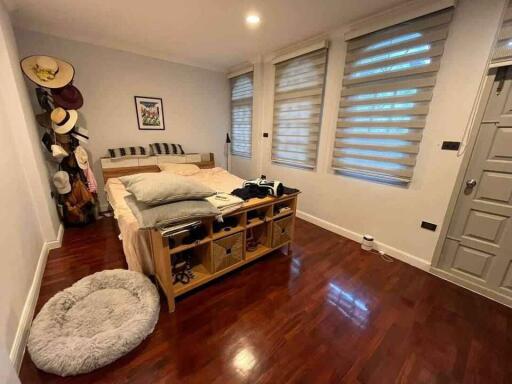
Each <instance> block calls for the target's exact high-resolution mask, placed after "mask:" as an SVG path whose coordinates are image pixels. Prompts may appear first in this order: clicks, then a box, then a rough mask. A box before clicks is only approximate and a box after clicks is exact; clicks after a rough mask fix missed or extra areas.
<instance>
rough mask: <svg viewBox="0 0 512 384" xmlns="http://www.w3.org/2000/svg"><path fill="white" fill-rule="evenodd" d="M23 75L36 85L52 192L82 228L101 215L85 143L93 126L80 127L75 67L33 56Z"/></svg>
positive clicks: (68, 219) (67, 217) (63, 213)
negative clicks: (87, 127)
mask: <svg viewBox="0 0 512 384" xmlns="http://www.w3.org/2000/svg"><path fill="white" fill-rule="evenodd" d="M20 65H21V70H22V72H23V74H24V75H25V76H26V77H27V78H28V79H29V80H30V81H31V82H32V83H34V84H35V85H36V88H35V90H34V92H35V96H36V99H37V102H38V105H39V107H40V111H37V112H36V121H37V124H38V126H39V127H40V134H41V141H42V144H43V151H44V153H45V157H46V159H47V160H48V162H49V163H50V164H52V166H51V167H50V168H52V169H54V172H53V180H52V181H53V185H52V191H53V196H54V197H55V200H56V204H57V210H58V212H59V215H60V217H61V220H62V221H63V222H64V224H65V225H67V226H81V225H86V224H88V223H90V222H91V221H94V220H95V219H96V218H98V217H99V213H98V212H99V204H98V199H97V193H96V188H97V183H96V179H95V177H94V173H93V172H92V169H91V168H90V166H89V157H88V153H87V150H86V149H85V148H84V147H83V144H87V143H88V141H89V134H88V130H87V129H86V128H84V127H81V126H80V125H79V120H80V115H79V113H78V110H79V109H80V108H81V107H82V106H83V103H84V100H83V96H82V94H81V92H80V90H79V89H78V88H77V87H76V86H75V85H74V81H73V80H74V78H75V69H74V67H73V66H72V65H71V64H70V63H68V62H67V61H64V60H61V59H58V58H55V57H51V56H28V57H25V58H24V59H22V60H21V62H20Z"/></svg>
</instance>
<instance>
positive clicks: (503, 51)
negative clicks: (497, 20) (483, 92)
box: [491, 1, 512, 66]
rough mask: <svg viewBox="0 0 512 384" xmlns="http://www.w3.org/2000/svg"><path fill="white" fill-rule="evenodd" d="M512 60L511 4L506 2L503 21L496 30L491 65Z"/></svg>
mask: <svg viewBox="0 0 512 384" xmlns="http://www.w3.org/2000/svg"><path fill="white" fill-rule="evenodd" d="M510 60H512V4H511V3H510V1H509V2H508V4H507V8H506V10H505V15H504V17H503V23H502V25H501V28H500V30H499V32H498V40H497V41H496V46H495V48H494V52H493V55H492V60H491V66H499V65H500V63H502V62H505V61H510Z"/></svg>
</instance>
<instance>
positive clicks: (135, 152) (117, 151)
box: [108, 147, 148, 158]
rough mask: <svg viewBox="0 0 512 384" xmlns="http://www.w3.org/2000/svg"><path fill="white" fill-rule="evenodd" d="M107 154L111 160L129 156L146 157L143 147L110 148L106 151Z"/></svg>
mask: <svg viewBox="0 0 512 384" xmlns="http://www.w3.org/2000/svg"><path fill="white" fill-rule="evenodd" d="M108 154H109V155H110V157H111V158H116V157H129V156H137V157H142V156H147V155H148V154H147V151H146V148H144V147H124V148H112V149H109V150H108Z"/></svg>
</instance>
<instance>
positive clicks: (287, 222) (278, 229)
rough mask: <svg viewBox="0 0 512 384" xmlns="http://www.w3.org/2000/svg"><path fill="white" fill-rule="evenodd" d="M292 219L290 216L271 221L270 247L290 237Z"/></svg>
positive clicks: (284, 241) (278, 244) (282, 242)
mask: <svg viewBox="0 0 512 384" xmlns="http://www.w3.org/2000/svg"><path fill="white" fill-rule="evenodd" d="M292 225H293V220H292V217H291V216H288V217H285V218H283V219H279V220H275V221H274V222H273V223H272V248H275V247H278V246H280V245H281V244H284V243H286V242H287V241H290V240H291V239H292Z"/></svg>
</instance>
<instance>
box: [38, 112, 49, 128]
mask: <svg viewBox="0 0 512 384" xmlns="http://www.w3.org/2000/svg"><path fill="white" fill-rule="evenodd" d="M36 121H37V124H39V125H40V126H41V127H43V128H46V129H52V119H51V118H50V112H44V113H39V114H37V115H36Z"/></svg>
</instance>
